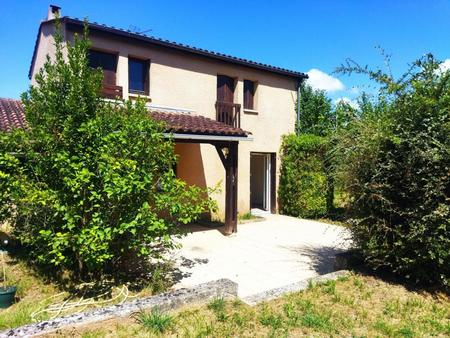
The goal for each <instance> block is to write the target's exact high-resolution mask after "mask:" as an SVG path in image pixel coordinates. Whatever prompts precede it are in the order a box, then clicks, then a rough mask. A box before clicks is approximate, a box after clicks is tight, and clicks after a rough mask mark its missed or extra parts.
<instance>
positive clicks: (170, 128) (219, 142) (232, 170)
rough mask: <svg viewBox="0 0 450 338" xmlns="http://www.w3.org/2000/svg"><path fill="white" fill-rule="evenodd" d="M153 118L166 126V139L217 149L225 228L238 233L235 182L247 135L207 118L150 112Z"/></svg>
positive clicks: (190, 114)
mask: <svg viewBox="0 0 450 338" xmlns="http://www.w3.org/2000/svg"><path fill="white" fill-rule="evenodd" d="M150 114H151V116H152V118H154V119H155V120H158V121H163V122H165V123H166V126H167V131H166V134H165V135H166V136H167V137H173V138H174V140H175V142H178V143H206V144H211V145H212V146H214V147H215V148H216V150H217V154H218V155H219V158H220V160H221V161H222V164H223V167H224V169H225V177H226V178H225V229H224V232H225V233H226V234H231V233H233V232H237V215H238V210H237V191H238V189H237V182H238V145H239V141H251V140H252V139H251V138H250V137H249V135H250V133H249V132H247V131H244V130H242V129H241V128H236V127H233V126H230V125H228V124H225V123H223V122H218V121H215V120H212V119H210V118H207V117H205V116H201V115H196V114H192V113H186V112H182V111H167V110H166V111H163V110H154V109H153V110H151V111H150Z"/></svg>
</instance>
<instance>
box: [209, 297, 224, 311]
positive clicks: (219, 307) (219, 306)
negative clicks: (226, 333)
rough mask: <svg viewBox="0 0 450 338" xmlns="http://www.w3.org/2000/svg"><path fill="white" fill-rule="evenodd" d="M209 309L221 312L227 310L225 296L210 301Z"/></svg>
mask: <svg viewBox="0 0 450 338" xmlns="http://www.w3.org/2000/svg"><path fill="white" fill-rule="evenodd" d="M208 309H210V310H212V311H214V312H219V311H224V310H225V300H224V299H223V298H216V299H213V300H212V301H210V302H209V304H208Z"/></svg>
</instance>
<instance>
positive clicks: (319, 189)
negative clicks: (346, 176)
mask: <svg viewBox="0 0 450 338" xmlns="http://www.w3.org/2000/svg"><path fill="white" fill-rule="evenodd" d="M327 148H328V141H327V139H326V138H325V137H321V136H317V135H312V134H304V135H300V136H296V135H287V136H284V138H283V143H282V146H281V169H280V186H279V190H278V195H279V200H280V212H281V213H283V214H286V215H291V216H296V217H307V218H314V217H320V216H323V215H325V214H326V213H327V211H328V209H329V207H330V205H331V204H332V198H331V201H330V198H329V195H330V190H331V195H332V184H331V182H330V180H329V177H330V175H328V169H327V168H328V165H327V163H326V160H325V159H326V152H327Z"/></svg>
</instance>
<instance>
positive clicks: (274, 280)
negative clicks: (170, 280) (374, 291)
mask: <svg viewBox="0 0 450 338" xmlns="http://www.w3.org/2000/svg"><path fill="white" fill-rule="evenodd" d="M264 217H265V220H264V221H258V222H250V223H245V224H240V225H238V233H237V234H233V235H231V236H224V235H223V234H222V233H221V232H220V231H219V230H217V229H214V228H205V227H201V226H194V227H192V228H191V229H192V230H193V232H192V233H190V234H189V235H188V236H186V237H184V238H183V239H181V240H180V244H181V245H182V247H181V249H180V250H178V251H177V252H175V253H174V259H175V262H176V266H177V274H176V276H175V278H176V284H175V286H174V287H175V288H182V287H192V286H194V285H196V284H200V283H205V282H208V281H211V280H216V279H220V278H228V279H231V280H233V281H235V282H236V283H237V284H238V296H239V297H250V296H252V295H255V294H259V293H262V292H266V291H269V290H272V289H275V288H280V287H283V286H285V285H287V284H291V283H295V282H298V281H299V280H304V279H307V278H312V277H315V276H318V275H322V274H325V273H329V272H332V271H333V264H334V257H335V255H336V254H337V253H340V252H343V251H346V250H347V249H348V248H349V247H350V244H351V241H350V234H349V232H348V229H346V228H344V227H340V226H337V225H332V224H327V223H322V222H317V221H311V220H304V219H298V218H294V217H289V216H283V215H274V214H266V215H264Z"/></svg>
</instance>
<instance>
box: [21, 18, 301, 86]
mask: <svg viewBox="0 0 450 338" xmlns="http://www.w3.org/2000/svg"><path fill="white" fill-rule="evenodd" d="M52 21H54V20H48V21H44V22H42V23H41V25H40V26H39V31H38V35H37V39H36V43H35V46H34V52H33V58H32V60H31V65H30V71H29V73H28V77H29V78H31V73H32V69H33V64H34V61H35V57H36V53H37V48H38V44H39V35H40V31H41V27H42V25H43V24H45V23H49V22H52ZM61 22H65V23H69V24H74V25H78V26H80V25H83V24H84V21H82V20H79V19H78V18H71V17H68V16H63V17H62V18H61ZM89 29H90V30H98V31H102V32H106V33H109V34H113V35H116V36H122V37H126V38H129V39H134V40H138V41H144V42H147V43H151V44H154V45H158V46H163V47H167V48H171V49H176V50H179V51H184V52H187V53H191V54H196V55H201V56H204V57H208V58H212V59H216V60H221V61H225V62H229V63H233V64H238V65H241V66H246V67H250V68H255V69H259V70H264V71H268V72H272V73H276V74H280V75H285V76H290V77H293V78H297V79H299V80H302V79H307V78H308V75H307V74H305V73H302V72H298V71H293V70H289V69H286V68H281V67H276V66H271V65H268V64H264V63H260V62H255V61H251V60H247V59H242V58H239V57H235V56H231V55H227V54H222V53H218V52H214V51H211V50H206V49H202V48H196V47H193V46H189V45H186V44H182V43H178V42H174V41H169V40H163V39H160V38H157V37H154V36H149V35H146V34H142V33H134V32H132V31H130V30H124V29H120V28H116V27H113V26H107V25H104V24H99V23H97V22H93V23H89Z"/></svg>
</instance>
